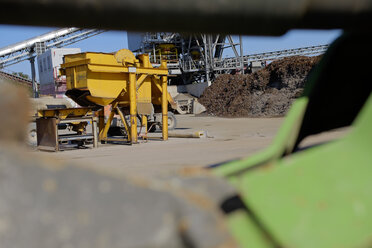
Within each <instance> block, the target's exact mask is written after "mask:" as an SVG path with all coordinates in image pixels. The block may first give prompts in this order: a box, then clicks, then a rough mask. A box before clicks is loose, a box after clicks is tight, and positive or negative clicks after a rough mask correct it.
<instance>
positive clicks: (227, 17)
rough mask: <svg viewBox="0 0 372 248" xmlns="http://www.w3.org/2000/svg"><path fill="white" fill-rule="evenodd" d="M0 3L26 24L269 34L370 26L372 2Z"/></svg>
mask: <svg viewBox="0 0 372 248" xmlns="http://www.w3.org/2000/svg"><path fill="white" fill-rule="evenodd" d="M0 4H1V9H0V22H1V23H8V24H24V25H44V26H80V27H97V28H108V29H126V30H147V31H150V30H164V31H177V32H209V33H211V32H218V33H244V34H268V35H277V34H282V33H284V32H285V31H286V30H289V29H291V28H353V29H356V28H360V29H366V28H367V27H371V25H372V17H371V13H372V1H371V0H327V1H321V0H280V1H278V0H250V1H248V0H222V1H220V0H203V1H200V0H141V1H135V0H82V1H74V0H0ZM55 10H58V11H55ZM15 13H16V14H15ZM66 13H68V15H67V14H66Z"/></svg>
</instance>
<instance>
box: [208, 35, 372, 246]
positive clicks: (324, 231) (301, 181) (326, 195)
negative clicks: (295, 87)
mask: <svg viewBox="0 0 372 248" xmlns="http://www.w3.org/2000/svg"><path fill="white" fill-rule="evenodd" d="M371 42H372V35H371V34H345V35H343V36H342V37H341V38H339V39H338V40H337V41H336V42H334V44H333V45H332V46H331V47H330V48H329V50H328V52H327V53H326V54H325V55H324V57H323V58H322V60H321V62H320V63H319V65H318V66H317V67H316V68H315V69H314V70H313V72H312V73H311V74H310V76H309V78H308V84H307V88H306V89H305V93H304V95H303V96H302V97H301V98H299V99H298V100H297V101H296V102H295V103H294V105H293V106H292V108H291V110H290V112H289V114H288V115H287V118H286V119H285V121H284V123H283V126H282V127H281V129H280V130H279V133H278V135H277V137H276V138H275V140H274V142H273V144H272V145H271V146H270V147H269V148H267V149H266V150H265V151H263V152H261V153H259V154H257V155H255V156H253V157H251V158H248V159H243V160H238V161H233V162H230V163H227V164H224V165H221V166H218V167H216V168H215V169H214V170H213V171H214V173H215V174H216V175H218V176H222V177H225V178H227V179H228V180H229V181H230V182H231V183H232V184H233V185H235V187H236V188H237V190H238V192H239V193H238V195H237V196H232V197H231V198H230V199H227V200H226V201H225V202H224V203H223V204H222V208H223V210H224V211H225V213H226V214H227V218H228V223H229V226H230V230H231V231H232V233H233V235H234V236H235V238H236V239H237V240H238V241H239V243H240V244H241V246H242V247H317V248H322V247H324V248H325V247H370V246H371V245H372V241H371V238H372V152H371V148H372V130H371V123H372V96H370V93H371V88H372V82H371V80H372V79H371V77H370V75H369V72H370V67H369V65H370V64H369V63H359V62H361V61H368V59H370V58H371V55H372V48H371V46H370V44H371ZM346 65H347V67H346ZM349 125H351V128H350V130H349V132H348V133H347V135H346V136H345V137H343V138H341V139H338V140H334V141H331V142H328V143H325V144H319V145H316V146H312V147H307V148H306V149H299V148H298V147H299V144H300V143H301V141H302V140H303V139H304V138H306V137H308V136H310V135H313V134H318V133H321V132H325V131H328V130H332V129H336V128H340V127H345V126H349Z"/></svg>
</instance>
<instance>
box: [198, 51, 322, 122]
mask: <svg viewBox="0 0 372 248" xmlns="http://www.w3.org/2000/svg"><path fill="white" fill-rule="evenodd" d="M318 61H319V57H305V56H295V57H289V58H284V59H281V60H277V61H274V62H272V63H271V64H269V65H268V66H267V67H265V68H263V69H261V70H259V71H257V72H255V73H252V74H248V75H229V74H226V75H220V76H219V77H217V79H216V80H215V81H214V82H213V83H212V85H211V86H210V87H208V88H207V89H206V90H205V91H204V93H203V95H202V96H201V98H200V99H199V101H200V103H201V104H203V105H204V106H205V107H206V109H207V113H208V114H210V115H217V116H226V117H243V116H250V117H274V116H283V115H284V114H285V113H286V112H287V111H288V109H289V107H290V106H291V104H292V102H293V101H294V100H295V99H296V98H297V97H299V96H300V95H301V94H302V92H303V89H304V85H305V81H306V77H307V74H308V73H309V71H310V70H311V69H312V68H313V66H314V65H315V64H316V63H317V62H318Z"/></svg>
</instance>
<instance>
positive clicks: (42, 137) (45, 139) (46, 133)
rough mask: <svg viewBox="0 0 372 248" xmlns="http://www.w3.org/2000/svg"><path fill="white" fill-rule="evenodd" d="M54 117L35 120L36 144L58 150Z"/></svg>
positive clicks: (43, 147)
mask: <svg viewBox="0 0 372 248" xmlns="http://www.w3.org/2000/svg"><path fill="white" fill-rule="evenodd" d="M56 120H57V119H56V118H46V119H44V118H38V119H37V120H36V133H37V146H38V147H39V148H42V149H48V150H54V151H58V128H57V123H56Z"/></svg>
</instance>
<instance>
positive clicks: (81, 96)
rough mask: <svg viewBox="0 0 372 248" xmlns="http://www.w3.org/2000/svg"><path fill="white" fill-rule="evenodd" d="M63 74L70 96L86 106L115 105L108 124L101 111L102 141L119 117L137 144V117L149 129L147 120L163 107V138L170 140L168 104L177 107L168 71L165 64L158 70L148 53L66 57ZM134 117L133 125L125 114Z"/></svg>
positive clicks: (105, 138)
mask: <svg viewBox="0 0 372 248" xmlns="http://www.w3.org/2000/svg"><path fill="white" fill-rule="evenodd" d="M64 62H65V63H64V64H62V65H61V72H62V74H63V75H66V84H67V89H68V91H67V92H66V95H67V96H69V97H70V98H72V99H73V100H74V101H76V102H77V103H78V104H79V105H80V106H84V107H93V108H94V107H102V106H107V105H111V106H112V111H111V113H110V115H109V117H108V120H107V121H106V123H104V115H103V111H100V112H99V113H100V116H99V117H100V118H99V131H100V134H99V138H100V140H101V141H103V142H105V141H118V140H117V139H112V138H111V139H110V138H108V135H107V133H108V130H109V128H110V125H111V122H112V120H113V117H114V115H115V114H118V115H119V116H120V119H121V121H122V122H123V124H124V127H125V130H126V133H127V137H126V140H127V141H128V142H130V143H137V140H138V133H137V116H140V118H141V123H142V126H144V128H145V130H147V117H148V116H149V115H150V114H151V113H152V112H153V111H154V109H159V107H160V106H161V113H162V123H163V124H162V138H163V140H167V139H168V116H167V115H168V104H170V105H171V106H172V107H173V108H175V107H176V106H175V103H174V102H173V100H172V98H171V96H170V95H169V93H168V91H167V76H168V69H167V64H166V62H165V61H162V63H161V66H160V67H159V68H154V67H153V66H152V65H151V63H150V61H149V56H148V55H147V54H141V55H138V56H137V57H135V56H134V54H133V53H132V52H131V51H129V50H127V49H122V50H119V51H118V52H116V53H113V54H112V53H94V52H87V53H80V54H73V55H67V56H65V61H64ZM128 112H129V114H130V122H129V123H128V121H127V120H126V118H125V114H128Z"/></svg>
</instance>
